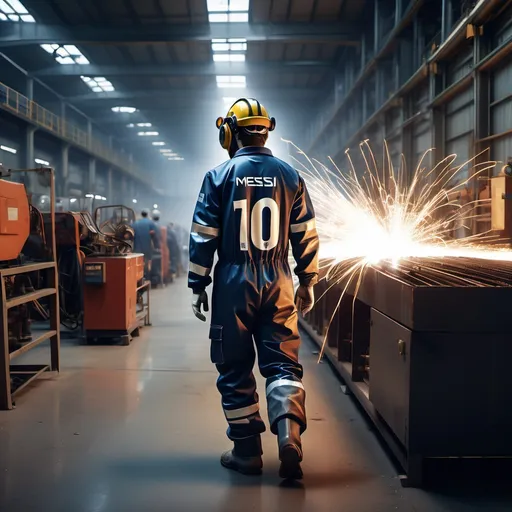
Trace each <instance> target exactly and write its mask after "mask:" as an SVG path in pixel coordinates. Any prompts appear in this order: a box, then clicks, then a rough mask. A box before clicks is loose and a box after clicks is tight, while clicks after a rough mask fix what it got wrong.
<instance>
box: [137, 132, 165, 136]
mask: <svg viewBox="0 0 512 512" xmlns="http://www.w3.org/2000/svg"><path fill="white" fill-rule="evenodd" d="M137 135H138V136H139V137H158V135H160V134H159V133H158V132H139V133H137Z"/></svg>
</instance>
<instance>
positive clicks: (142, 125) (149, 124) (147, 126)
mask: <svg viewBox="0 0 512 512" xmlns="http://www.w3.org/2000/svg"><path fill="white" fill-rule="evenodd" d="M137 126H140V127H141V128H151V127H152V126H153V125H152V124H151V123H137Z"/></svg>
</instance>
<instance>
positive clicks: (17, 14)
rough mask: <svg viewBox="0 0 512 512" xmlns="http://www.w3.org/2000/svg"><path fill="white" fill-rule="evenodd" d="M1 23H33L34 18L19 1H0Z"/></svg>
mask: <svg viewBox="0 0 512 512" xmlns="http://www.w3.org/2000/svg"><path fill="white" fill-rule="evenodd" d="M0 20H1V21H22V22H25V23H35V22H36V20H35V19H34V17H33V16H32V15H31V14H29V12H28V11H27V9H26V7H25V6H24V5H23V4H22V3H21V2H20V1H19V0H0Z"/></svg>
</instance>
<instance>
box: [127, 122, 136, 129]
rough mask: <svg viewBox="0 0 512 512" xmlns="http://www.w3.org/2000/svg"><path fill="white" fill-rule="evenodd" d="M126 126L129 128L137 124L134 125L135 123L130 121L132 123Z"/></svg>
mask: <svg viewBox="0 0 512 512" xmlns="http://www.w3.org/2000/svg"><path fill="white" fill-rule="evenodd" d="M126 127H127V128H134V127H135V125H134V124H133V123H130V124H127V125H126Z"/></svg>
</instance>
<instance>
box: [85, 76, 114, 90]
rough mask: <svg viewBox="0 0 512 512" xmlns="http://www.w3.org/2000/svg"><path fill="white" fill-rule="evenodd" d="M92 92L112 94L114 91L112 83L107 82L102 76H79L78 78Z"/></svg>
mask: <svg viewBox="0 0 512 512" xmlns="http://www.w3.org/2000/svg"><path fill="white" fill-rule="evenodd" d="M80 78H81V79H82V81H83V82H85V84H87V86H88V87H90V88H91V89H92V91H93V92H113V91H115V88H114V86H113V85H112V83H111V82H110V81H109V80H107V79H106V78H105V77H104V76H95V77H90V76H81V77H80Z"/></svg>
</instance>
